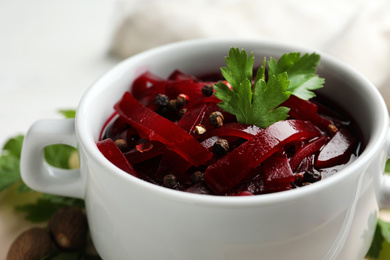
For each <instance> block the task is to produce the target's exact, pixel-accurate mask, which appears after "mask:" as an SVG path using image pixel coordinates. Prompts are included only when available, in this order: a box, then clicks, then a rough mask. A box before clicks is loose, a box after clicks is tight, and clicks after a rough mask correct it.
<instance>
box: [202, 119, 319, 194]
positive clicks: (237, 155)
mask: <svg viewBox="0 0 390 260" xmlns="http://www.w3.org/2000/svg"><path fill="white" fill-rule="evenodd" d="M320 134H321V132H320V130H319V129H318V128H316V127H315V126H314V125H313V124H311V123H310V122H306V121H302V120H284V121H279V122H276V123H274V124H272V125H271V126H269V127H268V128H266V129H264V131H261V132H260V133H259V134H257V135H256V136H254V137H253V138H251V139H249V140H248V141H247V142H245V143H243V144H242V145H240V146H239V147H237V148H236V149H235V150H233V151H232V152H230V153H229V154H227V155H226V156H225V157H224V158H222V159H220V160H219V161H217V162H216V163H214V164H213V165H211V166H209V167H208V168H207V170H206V172H205V182H206V183H207V185H208V186H209V187H210V188H211V189H212V190H213V191H214V192H216V193H217V194H226V192H228V191H229V190H230V189H232V188H233V187H234V186H235V185H236V184H237V183H238V182H240V180H242V179H243V178H244V177H245V176H246V175H247V174H248V172H250V170H251V169H252V168H254V167H256V166H258V165H259V164H260V163H261V162H263V161H264V160H265V159H267V158H268V157H269V156H271V155H272V154H273V153H274V152H276V151H277V150H278V149H280V148H281V147H283V146H284V145H285V144H287V143H289V142H291V141H294V140H298V139H312V138H314V137H316V136H319V135H320Z"/></svg>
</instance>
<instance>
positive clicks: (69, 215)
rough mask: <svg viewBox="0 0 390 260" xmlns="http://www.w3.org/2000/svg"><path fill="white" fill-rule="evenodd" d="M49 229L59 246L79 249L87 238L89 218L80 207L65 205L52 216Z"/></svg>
mask: <svg viewBox="0 0 390 260" xmlns="http://www.w3.org/2000/svg"><path fill="white" fill-rule="evenodd" d="M49 229H50V231H51V234H52V235H53V238H54V240H55V241H56V243H57V244H58V246H59V247H61V248H63V249H79V248H81V247H82V246H83V245H84V244H85V241H86V238H87V229H88V223H87V218H86V216H85V214H84V212H83V211H82V210H81V209H80V208H77V207H64V208H61V209H59V210H58V211H57V212H56V213H54V215H53V216H52V217H51V219H50V220H49Z"/></svg>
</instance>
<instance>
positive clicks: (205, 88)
mask: <svg viewBox="0 0 390 260" xmlns="http://www.w3.org/2000/svg"><path fill="white" fill-rule="evenodd" d="M213 92H214V88H213V86H212V85H204V86H203V88H202V93H203V95H205V96H206V97H209V96H211V95H212V94H213Z"/></svg>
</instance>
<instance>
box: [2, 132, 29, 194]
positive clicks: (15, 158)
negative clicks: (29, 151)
mask: <svg viewBox="0 0 390 260" xmlns="http://www.w3.org/2000/svg"><path fill="white" fill-rule="evenodd" d="M22 143H23V136H22V135H18V136H15V137H13V138H10V139H9V140H8V141H7V142H6V143H5V145H4V146H3V150H2V152H1V156H0V192H1V191H3V190H5V189H7V188H8V187H10V186H12V185H13V184H14V183H17V182H20V181H21V177H20V167H19V165H20V153H21V150H22Z"/></svg>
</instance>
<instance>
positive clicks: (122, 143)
mask: <svg viewBox="0 0 390 260" xmlns="http://www.w3.org/2000/svg"><path fill="white" fill-rule="evenodd" d="M114 143H115V145H116V146H117V147H118V148H119V150H121V151H122V152H126V151H127V143H126V141H125V140H123V139H117V140H115V142H114Z"/></svg>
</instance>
